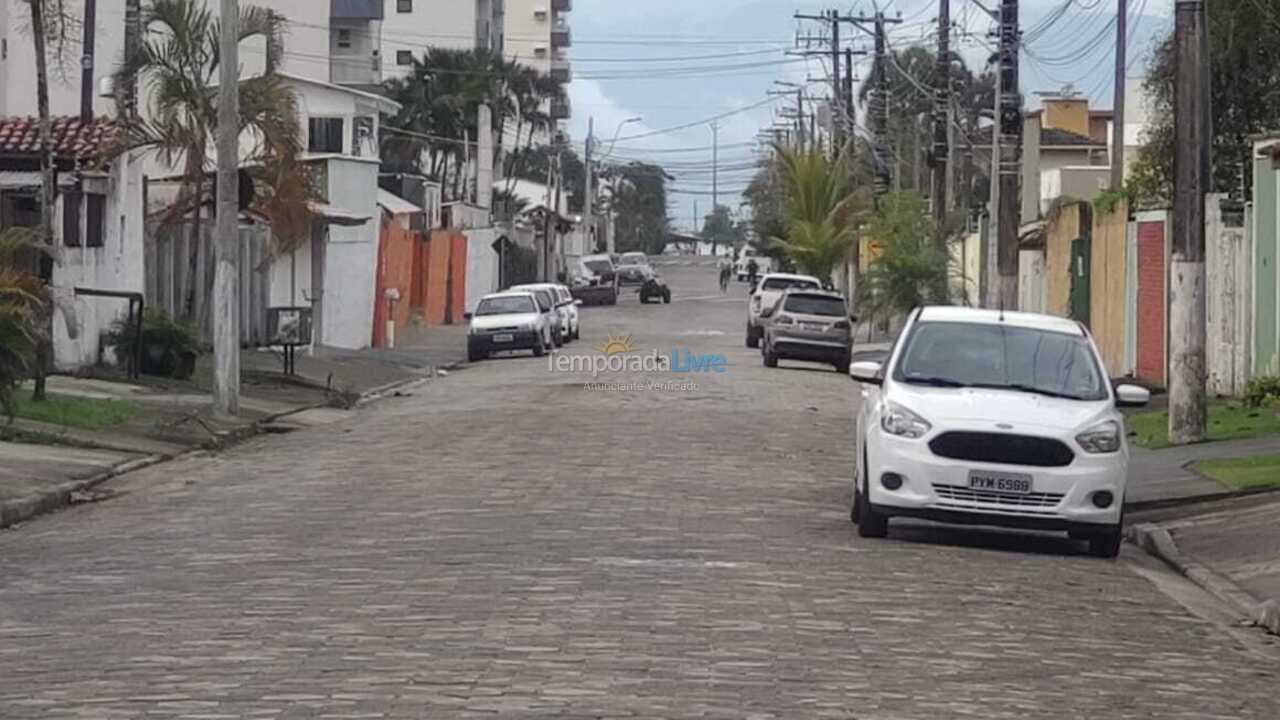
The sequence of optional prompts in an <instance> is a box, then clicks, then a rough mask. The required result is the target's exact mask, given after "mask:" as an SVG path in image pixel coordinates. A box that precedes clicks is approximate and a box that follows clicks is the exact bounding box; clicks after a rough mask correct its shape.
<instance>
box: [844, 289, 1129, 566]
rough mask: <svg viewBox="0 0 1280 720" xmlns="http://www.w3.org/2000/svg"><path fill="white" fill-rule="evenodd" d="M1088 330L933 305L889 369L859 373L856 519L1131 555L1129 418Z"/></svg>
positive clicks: (870, 367) (918, 318)
mask: <svg viewBox="0 0 1280 720" xmlns="http://www.w3.org/2000/svg"><path fill="white" fill-rule="evenodd" d="M1103 367H1104V366H1103V363H1102V359H1101V357H1100V356H1099V354H1098V350H1097V347H1095V345H1094V343H1093V339H1092V338H1091V337H1090V335H1089V333H1088V331H1087V330H1086V329H1085V328H1084V327H1083V326H1082V325H1080V324H1079V323H1077V322H1075V321H1072V320H1068V319H1065V318H1060V317H1051V316H1047V315H1034V314H1029V313H1013V312H1000V311H996V310H976V309H969V308H959V307H927V308H923V309H919V310H916V311H914V312H913V313H912V314H911V316H910V317H909V318H908V320H907V323H906V326H905V327H904V328H903V330H902V333H901V334H900V335H899V337H898V341H897V342H896V343H895V344H894V347H893V349H892V350H891V351H890V354H889V356H888V358H887V361H886V362H885V363H884V364H883V365H882V364H881V363H875V362H856V363H854V364H853V365H852V366H851V367H850V370H849V374H850V375H851V376H852V377H853V379H854V380H856V381H858V382H860V383H862V400H861V407H860V409H859V412H858V414H857V432H856V452H857V455H856V457H857V464H856V471H855V472H854V492H853V497H854V499H853V513H852V514H853V520H854V522H856V523H857V524H858V534H859V535H861V536H863V537H883V536H884V535H885V534H886V533H887V532H888V527H889V518H891V517H895V516H907V517H920V518H926V519H930V520H936V521H942V522H953V523H964V524H979V525H1002V526H1012V527H1020V528H1030V529H1040V530H1058V531H1062V530H1065V531H1066V532H1067V533H1068V534H1069V535H1070V536H1071V537H1072V538H1074V539H1081V540H1088V541H1089V550H1090V552H1091V553H1092V554H1094V555H1097V556H1100V557H1115V556H1116V554H1117V553H1119V551H1120V541H1121V523H1122V519H1123V516H1124V494H1125V484H1126V480H1127V473H1128V465H1129V448H1128V444H1127V442H1126V440H1125V424H1124V417H1123V416H1122V415H1121V413H1120V410H1119V408H1120V407H1129V406H1141V405H1145V404H1147V402H1149V401H1150V399H1151V395H1150V393H1149V392H1148V391H1147V390H1145V389H1143V388H1140V387H1136V386H1133V385H1120V386H1118V387H1116V388H1115V389H1114V390H1113V389H1112V387H1111V383H1110V381H1109V380H1108V378H1107V375H1106V373H1105V371H1104V370H1103Z"/></svg>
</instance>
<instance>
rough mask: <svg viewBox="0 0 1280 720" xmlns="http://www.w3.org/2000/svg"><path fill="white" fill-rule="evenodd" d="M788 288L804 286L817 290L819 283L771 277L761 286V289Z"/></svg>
mask: <svg viewBox="0 0 1280 720" xmlns="http://www.w3.org/2000/svg"><path fill="white" fill-rule="evenodd" d="M787 288H803V289H805V290H817V289H818V283H816V282H814V281H812V280H795V279H792V278H769V279H768V280H765V281H764V283H763V284H762V285H761V286H760V289H761V290H786V289H787Z"/></svg>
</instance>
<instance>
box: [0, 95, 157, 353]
mask: <svg viewBox="0 0 1280 720" xmlns="http://www.w3.org/2000/svg"><path fill="white" fill-rule="evenodd" d="M122 135H123V131H122V129H121V127H120V126H119V124H118V123H116V122H115V121H114V120H110V119H106V118H93V119H90V120H87V121H86V120H82V119H81V118H79V117H63V116H59V117H54V118H53V119H52V136H53V156H54V168H55V188H56V200H55V205H54V213H53V215H54V218H53V219H54V222H53V234H54V237H53V244H54V247H55V253H54V254H55V256H56V261H55V262H53V264H52V269H51V271H50V272H51V285H52V287H53V288H54V289H55V291H56V292H57V293H58V294H59V295H61V296H62V297H63V298H66V300H67V303H64V305H65V304H68V303H69V306H70V307H74V312H65V313H58V314H56V315H55V320H54V364H55V366H56V367H57V368H58V369H59V370H63V371H73V370H76V369H78V368H81V367H84V366H87V365H92V364H94V363H96V362H98V361H99V360H100V359H104V360H107V361H114V358H112V357H103V352H102V350H103V348H102V341H101V337H102V334H103V333H104V332H106V331H107V329H108V328H110V326H111V323H112V322H113V321H115V320H116V319H117V318H120V317H123V316H126V315H127V314H128V313H129V312H130V308H131V307H132V308H134V309H135V311H137V307H138V306H137V305H135V304H132V303H130V302H129V300H128V299H127V297H120V296H119V295H120V294H121V293H139V294H140V293H142V292H143V285H144V280H143V277H144V259H143V256H144V251H143V248H144V234H145V228H144V215H143V180H142V163H141V162H140V158H138V157H137V156H136V155H137V154H136V153H132V152H122V151H121V150H122V148H121V144H120V143H121V139H122ZM40 150H41V143H40V132H39V122H38V121H37V120H36V119H35V118H32V117H0V228H7V227H15V226H18V227H22V226H25V227H39V225H40V217H41V210H40V201H41V191H40V188H41V175H40ZM101 292H105V293H109V294H110V295H101V294H96V293H101ZM64 309H65V308H64Z"/></svg>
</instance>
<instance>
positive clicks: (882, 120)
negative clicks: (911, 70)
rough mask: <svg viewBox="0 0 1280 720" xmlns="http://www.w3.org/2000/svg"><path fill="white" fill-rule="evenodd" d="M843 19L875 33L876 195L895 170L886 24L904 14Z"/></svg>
mask: <svg viewBox="0 0 1280 720" xmlns="http://www.w3.org/2000/svg"><path fill="white" fill-rule="evenodd" d="M840 20H841V21H842V22H847V23H851V24H853V25H854V27H857V28H859V29H860V30H862V31H863V32H867V33H870V34H871V35H873V36H875V65H874V69H873V74H874V76H875V77H874V78H872V92H871V107H870V111H871V112H870V121H871V122H870V125H871V128H870V129H871V134H872V138H873V143H874V148H873V149H872V152H873V154H874V156H875V158H876V163H875V164H876V195H883V194H885V193H886V192H888V191H889V183H890V182H891V180H892V176H893V173H892V172H891V171H890V170H889V167H890V166H891V165H890V162H889V157H888V155H889V153H888V147H889V52H888V48H889V42H888V39H887V38H886V36H885V29H884V28H885V25H888V24H896V23H900V22H902V18H886V17H885V16H884V13H882V12H877V13H876V14H875V16H873V17H867V16H865V15H858V16H844V17H842V18H840Z"/></svg>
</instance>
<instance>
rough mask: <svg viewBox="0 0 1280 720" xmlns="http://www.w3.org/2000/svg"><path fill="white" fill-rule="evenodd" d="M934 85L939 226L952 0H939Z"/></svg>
mask: <svg viewBox="0 0 1280 720" xmlns="http://www.w3.org/2000/svg"><path fill="white" fill-rule="evenodd" d="M934 74H935V78H934V85H933V152H932V153H931V155H932V157H931V159H932V161H933V162H932V165H933V177H932V187H931V188H930V190H929V195H930V197H931V199H932V202H933V219H934V221H935V222H936V223H937V224H938V227H939V229H941V227H942V225H943V224H944V223H945V222H946V219H947V154H948V153H949V152H950V147H951V145H950V143H949V142H948V133H947V128H948V127H949V123H948V122H947V121H948V120H949V119H950V110H951V0H938V60H937V72H935V73H934ZM938 242H939V243H941V244H942V247H943V249H945V248H946V243H947V238H946V236H945V235H944V234H942V233H941V232H939V233H938Z"/></svg>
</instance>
